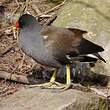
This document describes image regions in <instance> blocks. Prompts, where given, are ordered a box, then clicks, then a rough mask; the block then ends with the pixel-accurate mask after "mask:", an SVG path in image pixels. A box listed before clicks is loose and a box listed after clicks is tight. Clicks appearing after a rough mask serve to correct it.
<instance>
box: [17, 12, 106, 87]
mask: <svg viewBox="0 0 110 110" xmlns="http://www.w3.org/2000/svg"><path fill="white" fill-rule="evenodd" d="M16 28H19V29H20V33H19V45H20V47H21V48H22V50H23V51H24V52H25V53H26V54H27V55H29V56H31V57H32V58H33V59H35V60H36V61H37V62H39V63H40V64H43V65H47V66H49V67H53V68H55V70H54V73H53V76H52V78H51V79H50V82H48V83H45V84H40V85H36V86H40V87H49V88H52V87H53V85H57V86H56V87H55V88H68V87H70V85H71V80H70V64H71V63H72V62H74V61H81V62H83V61H84V62H86V61H87V62H92V61H96V60H97V59H99V60H103V61H104V62H105V60H104V59H103V58H102V57H101V56H100V55H99V54H98V52H101V51H104V49H103V48H102V47H101V46H98V45H97V44H94V43H92V42H90V41H88V40H86V39H85V38H83V34H85V33H87V32H86V31H83V30H80V29H75V28H61V27H56V26H47V27H45V28H42V26H41V25H40V24H39V22H38V21H37V20H36V18H35V17H33V16H32V15H29V14H24V15H22V16H21V17H20V18H19V20H18V22H17V23H16ZM90 54H92V55H94V56H95V57H93V58H92V57H91V56H89V55H90ZM63 65H66V84H65V85H63V84H60V83H58V82H56V81H55V76H56V73H57V71H58V69H59V68H61V67H62V66H63Z"/></svg>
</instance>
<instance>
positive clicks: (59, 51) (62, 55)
mask: <svg viewBox="0 0 110 110" xmlns="http://www.w3.org/2000/svg"><path fill="white" fill-rule="evenodd" d="M82 34H83V31H81V30H79V29H74V30H72V28H71V29H68V28H60V27H55V26H48V27H46V28H45V29H44V30H43V31H42V35H43V37H44V43H45V47H46V48H48V50H49V51H50V52H52V54H53V56H54V57H55V58H56V59H57V60H60V62H61V61H64V62H67V61H68V59H67V58H66V54H68V53H71V52H72V53H74V55H77V54H78V53H77V52H78V51H77V49H76V48H75V47H77V46H79V45H80V42H81V39H82Z"/></svg>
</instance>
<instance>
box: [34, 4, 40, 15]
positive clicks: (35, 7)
mask: <svg viewBox="0 0 110 110" xmlns="http://www.w3.org/2000/svg"><path fill="white" fill-rule="evenodd" d="M32 9H33V10H34V11H35V13H36V14H38V15H40V14H41V11H40V10H39V9H38V7H37V6H36V5H34V4H33V5H32Z"/></svg>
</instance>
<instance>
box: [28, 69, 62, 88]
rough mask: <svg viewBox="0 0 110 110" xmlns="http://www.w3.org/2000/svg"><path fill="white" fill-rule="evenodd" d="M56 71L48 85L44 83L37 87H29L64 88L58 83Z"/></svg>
mask: <svg viewBox="0 0 110 110" xmlns="http://www.w3.org/2000/svg"><path fill="white" fill-rule="evenodd" d="M55 79H56V70H55V71H54V73H53V75H52V77H51V79H50V81H49V82H47V83H43V84H36V85H30V86H29V87H30V88H31V87H41V88H59V87H60V86H63V84H61V83H59V82H56V81H55Z"/></svg>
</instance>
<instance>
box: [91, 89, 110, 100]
mask: <svg viewBox="0 0 110 110" xmlns="http://www.w3.org/2000/svg"><path fill="white" fill-rule="evenodd" d="M90 90H91V91H93V92H95V93H96V94H98V95H100V96H102V97H104V98H108V97H109V96H110V95H108V94H105V93H104V92H102V91H101V90H98V89H97V88H92V87H91V88H90Z"/></svg>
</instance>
